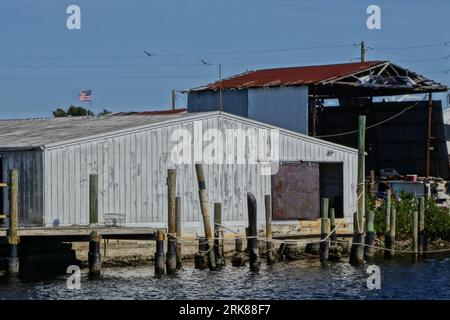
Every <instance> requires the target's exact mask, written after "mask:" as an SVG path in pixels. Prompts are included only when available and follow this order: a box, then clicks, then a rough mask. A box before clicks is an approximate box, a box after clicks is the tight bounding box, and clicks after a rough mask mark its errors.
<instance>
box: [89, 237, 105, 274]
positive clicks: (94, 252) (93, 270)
mask: <svg viewBox="0 0 450 320" xmlns="http://www.w3.org/2000/svg"><path fill="white" fill-rule="evenodd" d="M89 238H90V239H89V254H88V263H89V277H90V278H91V279H92V278H98V277H99V276H100V274H101V269H102V255H101V253H100V243H101V241H102V237H101V236H100V235H99V234H98V233H97V231H92V232H91V234H90V235H89Z"/></svg>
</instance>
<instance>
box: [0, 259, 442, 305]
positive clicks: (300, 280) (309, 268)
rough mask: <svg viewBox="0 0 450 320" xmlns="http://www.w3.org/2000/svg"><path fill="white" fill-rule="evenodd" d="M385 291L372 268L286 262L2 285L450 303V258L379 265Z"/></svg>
mask: <svg viewBox="0 0 450 320" xmlns="http://www.w3.org/2000/svg"><path fill="white" fill-rule="evenodd" d="M373 264H376V265H378V266H379V267H380V268H381V289H380V290H376V289H375V290H369V289H368V288H367V285H366V282H367V278H368V276H369V275H368V274H366V269H367V266H368V265H364V266H361V267H352V266H350V265H349V264H348V263H336V264H329V265H326V266H321V264H320V262H318V261H315V260H314V261H304V260H303V261H293V262H282V263H278V264H276V265H275V266H272V267H268V266H266V265H265V264H264V263H263V265H262V268H261V272H260V273H259V274H253V273H251V272H250V271H248V268H246V267H243V268H234V267H232V266H227V267H226V268H225V270H223V271H221V272H210V271H207V270H203V271H200V270H195V269H194V268H193V266H192V265H187V266H185V271H181V272H179V273H178V274H177V275H174V276H163V277H160V278H157V277H154V275H153V266H143V267H133V268H105V269H103V273H102V277H101V278H100V279H99V280H89V279H88V277H87V274H86V273H84V272H83V274H82V282H81V289H79V290H69V289H67V286H66V279H67V277H65V276H63V277H58V278H56V279H52V280H42V281H23V280H14V281H12V280H6V279H3V280H0V299H450V281H449V280H450V258H434V259H427V260H424V261H421V262H418V263H415V264H413V263H411V262H410V260H409V259H404V260H396V261H392V262H389V261H388V262H386V261H384V260H379V261H375V262H374V263H373Z"/></svg>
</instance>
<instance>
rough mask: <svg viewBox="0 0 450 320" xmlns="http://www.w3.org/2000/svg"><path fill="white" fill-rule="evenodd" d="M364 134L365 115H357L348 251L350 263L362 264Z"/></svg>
mask: <svg viewBox="0 0 450 320" xmlns="http://www.w3.org/2000/svg"><path fill="white" fill-rule="evenodd" d="M365 136H366V116H359V137H358V185H357V188H356V194H357V201H358V210H357V212H356V221H355V222H356V224H355V223H354V224H353V228H354V229H355V232H354V235H353V243H352V249H351V253H350V264H352V265H358V264H362V263H363V260H364V247H363V245H362V241H363V232H364V225H363V223H364V216H365V183H364V177H365Z"/></svg>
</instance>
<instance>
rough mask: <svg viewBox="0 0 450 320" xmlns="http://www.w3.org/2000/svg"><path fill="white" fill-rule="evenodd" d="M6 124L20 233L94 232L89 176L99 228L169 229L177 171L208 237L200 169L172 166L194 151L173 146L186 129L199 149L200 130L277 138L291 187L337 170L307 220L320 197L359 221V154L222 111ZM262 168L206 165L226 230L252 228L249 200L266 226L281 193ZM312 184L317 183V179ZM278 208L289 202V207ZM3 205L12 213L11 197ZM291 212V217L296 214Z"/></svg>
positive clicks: (192, 224) (195, 222)
mask: <svg viewBox="0 0 450 320" xmlns="http://www.w3.org/2000/svg"><path fill="white" fill-rule="evenodd" d="M0 124H1V125H0V155H1V175H2V177H1V178H2V179H3V180H8V179H9V178H8V175H9V170H10V169H13V168H17V169H18V170H19V171H20V179H19V206H20V219H19V223H20V224H21V225H22V226H67V225H74V224H78V225H86V224H89V175H90V174H98V192H99V196H98V200H99V223H103V214H108V213H117V214H124V215H125V216H126V225H127V226H153V227H165V226H166V223H167V186H166V175H167V169H169V168H175V169H177V195H178V196H181V197H182V215H183V218H182V220H183V222H182V224H183V228H184V229H185V230H186V229H192V228H200V227H201V214H200V206H199V202H198V193H197V191H198V186H197V181H196V175H195V168H194V162H192V163H189V164H188V163H184V164H175V163H174V162H173V150H174V147H175V146H176V145H178V146H179V145H180V144H179V143H180V141H184V142H188V145H191V142H190V141H189V140H188V139H185V136H184V137H183V138H180V137H178V139H181V140H175V139H174V137H175V135H174V131H175V130H177V129H184V130H185V131H184V132H185V133H187V134H188V135H191V136H193V137H194V140H193V142H192V143H194V141H195V139H198V138H196V137H195V128H196V127H197V128H201V131H200V132H202V134H206V132H207V130H208V129H219V130H220V131H221V132H223V131H224V130H226V129H233V130H234V132H245V131H239V129H240V130H256V129H257V130H263V131H268V130H272V132H273V130H279V131H278V132H279V159H280V161H281V162H282V163H286V164H296V163H297V164H299V163H301V164H302V166H299V167H297V169H299V170H300V171H298V172H297V175H292V176H293V177H295V176H298V177H300V178H299V179H300V180H302V179H301V177H302V176H303V174H302V171H301V170H303V169H302V168H305V166H306V167H308V166H309V167H310V168H315V167H317V168H318V166H319V165H321V164H336V166H335V167H333V168H334V169H332V170H330V168H329V167H327V168H325V169H323V170H322V169H321V170H320V172H319V171H318V170H319V169H317V173H320V175H321V176H320V184H321V185H320V194H319V193H318V192H316V193H317V195H315V196H314V197H313V198H311V197H309V196H308V197H309V198H308V199H310V201H311V199H313V202H314V205H313V207H314V208H313V209H311V210H313V211H314V212H313V214H311V213H309V214H306V215H305V216H309V217H311V216H312V217H315V216H316V215H317V214H318V212H317V211H318V210H317V204H316V203H315V202H317V201H318V199H319V196H330V197H333V196H335V195H337V196H338V198H339V197H341V203H342V213H343V215H344V216H345V217H346V218H350V217H351V216H352V214H353V212H355V211H356V169H357V151H356V150H354V149H351V148H348V147H344V146H340V145H336V144H333V143H329V142H326V141H323V140H320V139H316V138H312V137H308V136H306V135H302V134H299V133H295V132H292V131H288V130H285V129H279V128H276V127H273V126H271V125H268V124H264V123H260V122H256V121H254V120H249V119H246V118H242V117H239V116H236V115H230V114H227V113H223V112H222V113H220V112H216V111H215V112H203V113H192V114H191V113H180V114H171V115H158V116H138V115H130V116H118V115H109V116H101V117H73V118H48V119H28V120H3V121H0ZM199 125H200V126H199ZM178 132H179V131H178ZM210 138H211V137H210ZM203 139H204V142H202V144H203V146H205V145H206V144H207V139H206V138H205V136H203ZM247 147H248V146H247ZM233 148H234V147H233ZM218 150H220V151H221V153H222V154H223V155H224V157H225V156H226V155H227V154H228V155H229V153H230V149H227V148H223V149H218ZM233 150H234V149H233ZM233 150H231V151H233ZM248 150H249V149H248V148H247V149H246V152H245V154H244V155H245V158H246V159H248V158H250V157H252V156H254V155H253V154H252V152H249V151H248ZM191 152H192V155H193V157H192V159H196V158H198V154H196V153H198V149H197V148H196V147H195V146H194V147H193V148H192V150H191ZM257 160H258V162H256V163H255V164H249V163H246V164H230V163H227V164H216V163H212V164H207V163H205V167H204V168H205V175H206V188H207V190H208V192H209V200H210V203H211V208H212V206H213V203H214V202H222V207H223V209H222V211H223V215H222V217H223V218H222V219H223V224H225V225H228V226H239V227H241V226H242V227H244V226H246V219H247V211H246V210H247V208H246V207H247V202H246V193H247V192H252V193H254V195H255V197H256V199H257V202H258V221H259V223H261V224H263V223H264V195H266V194H272V190H275V189H274V176H270V175H262V174H261V167H262V166H263V165H262V162H261V161H259V160H261V159H257ZM314 164H317V165H314ZM281 168H282V167H280V169H281ZM336 168H337V169H336ZM314 170H315V169H314ZM336 170H337V171H336ZM282 171H283V170H280V172H282ZM338 171H340V172H338ZM330 172H331V173H330ZM287 176H290V174H288V175H287ZM312 176H315V177H316V178H318V175H312ZM305 177H306V178H307V177H309V176H305ZM279 178H280V177H279ZM284 178H286V179H287V177H283V176H281V178H280V179H281V180H280V179H278V181H282V182H283V181H285V182H284V183H286V185H285V186H284V187H283V188H282V189H283V192H284V193H286V194H288V193H289V192H291V195H292V194H294V195H295V192H296V190H290V191H289V190H288V189H289V186H295V183H294V184H291V185H289V183H290V182H288V180H289V179H287V180H283V179H284ZM290 179H291V180H292V178H290ZM303 180H305V179H303ZM303 180H302V181H297V182H296V183H297V184H301V185H303V188H305V185H306V187H307V186H308V184H311V185H314V184H315V182H311V181H306V182H307V183H306V184H305V181H303ZM318 184H319V180H318V181H317V185H318ZM278 187H279V186H278ZM275 188H277V187H275ZM291 189H292V188H291ZM294 189H295V188H294ZM277 190H278V189H277ZM278 191H279V190H278ZM278 191H277V192H278ZM306 191H307V192H306V193H305V194H307V193H308V190H307V188H306ZM292 192H294V193H292ZM280 199H281V200H280ZM280 199H279V200H280V201H281V202H282V201H283V198H282V197H281V198H280ZM1 201H2V206H3V208H4V210H6V211H7V210H8V209H7V208H8V197H7V194H6V191H5V192H4V193H3V197H2V199H1ZM282 207H283V206H282ZM288 207H289V206H286V208H285V209H283V210H286V211H289V210H291V211H292V210H293V209H292V208H290V207H289V208H288ZM294 210H295V208H294ZM305 210H309V209H305ZM281 215H282V216H283V217H284V218H282V219H281V220H283V222H285V223H296V220H297V219H295V218H294V219H293V218H292V217H295V216H296V213H295V212H286V214H284V212H281ZM301 216H302V215H301V213H300V214H299V215H298V217H297V218H301ZM289 217H290V218H289ZM274 219H275V216H274ZM275 220H277V219H275Z"/></svg>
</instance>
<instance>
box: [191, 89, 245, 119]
mask: <svg viewBox="0 0 450 320" xmlns="http://www.w3.org/2000/svg"><path fill="white" fill-rule="evenodd" d="M219 101H220V99H219V91H204V92H195V91H192V92H189V93H188V112H204V111H217V110H219V106H220V102H219ZM222 106H223V109H222V111H225V112H228V113H231V114H235V115H238V116H241V117H247V114H248V107H247V106H248V97H247V90H222Z"/></svg>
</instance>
